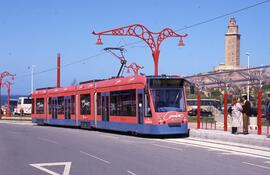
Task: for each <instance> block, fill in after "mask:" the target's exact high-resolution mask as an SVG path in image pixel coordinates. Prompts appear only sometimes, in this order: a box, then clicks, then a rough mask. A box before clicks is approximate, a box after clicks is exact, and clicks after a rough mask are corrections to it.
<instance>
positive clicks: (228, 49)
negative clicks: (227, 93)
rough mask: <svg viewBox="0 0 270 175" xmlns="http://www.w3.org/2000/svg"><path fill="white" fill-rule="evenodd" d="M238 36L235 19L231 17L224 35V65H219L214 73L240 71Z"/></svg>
mask: <svg viewBox="0 0 270 175" xmlns="http://www.w3.org/2000/svg"><path fill="white" fill-rule="evenodd" d="M240 68H241V67H240V34H239V33H238V25H237V24H236V21H235V18H234V17H231V18H230V21H229V24H228V27H227V33H226V34H225V64H219V65H218V66H217V67H215V68H214V71H217V72H221V71H226V70H236V69H240Z"/></svg>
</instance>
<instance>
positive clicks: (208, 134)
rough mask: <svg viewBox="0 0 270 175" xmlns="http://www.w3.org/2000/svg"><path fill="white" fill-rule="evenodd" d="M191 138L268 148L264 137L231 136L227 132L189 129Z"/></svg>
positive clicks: (268, 144)
mask: <svg viewBox="0 0 270 175" xmlns="http://www.w3.org/2000/svg"><path fill="white" fill-rule="evenodd" d="M190 137H191V138H200V139H209V140H214V141H223V142H232V143H241V144H248V145H253V146H262V147H268V148H270V138H267V137H266V136H265V135H257V134H248V135H243V134H238V135H234V134H231V133H230V132H229V131H227V132H225V131H219V130H205V129H190Z"/></svg>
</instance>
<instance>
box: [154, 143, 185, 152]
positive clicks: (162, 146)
mask: <svg viewBox="0 0 270 175" xmlns="http://www.w3.org/2000/svg"><path fill="white" fill-rule="evenodd" d="M152 145H153V146H157V147H161V148H168V149H173V150H177V151H183V149H180V148H174V147H170V146H164V145H158V144H152Z"/></svg>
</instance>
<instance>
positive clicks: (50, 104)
mask: <svg viewBox="0 0 270 175" xmlns="http://www.w3.org/2000/svg"><path fill="white" fill-rule="evenodd" d="M48 106H49V114H51V113H52V98H51V97H50V98H49V105H48Z"/></svg>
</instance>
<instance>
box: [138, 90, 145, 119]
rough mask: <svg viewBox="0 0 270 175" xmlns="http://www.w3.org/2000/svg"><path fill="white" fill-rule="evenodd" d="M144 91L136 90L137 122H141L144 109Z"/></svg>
mask: <svg viewBox="0 0 270 175" xmlns="http://www.w3.org/2000/svg"><path fill="white" fill-rule="evenodd" d="M143 97H144V91H143V90H137V98H138V103H137V109H138V124H143V118H144V116H143V114H144V112H143V109H144V100H143Z"/></svg>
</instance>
